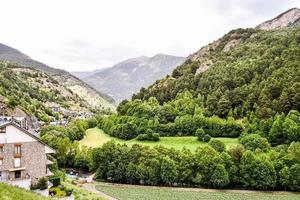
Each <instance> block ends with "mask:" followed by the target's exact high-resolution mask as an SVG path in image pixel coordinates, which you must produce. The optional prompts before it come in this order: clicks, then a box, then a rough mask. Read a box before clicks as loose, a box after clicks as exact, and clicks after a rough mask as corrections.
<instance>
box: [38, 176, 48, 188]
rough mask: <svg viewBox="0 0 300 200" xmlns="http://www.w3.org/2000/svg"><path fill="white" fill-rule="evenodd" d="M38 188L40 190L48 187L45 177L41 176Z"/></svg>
mask: <svg viewBox="0 0 300 200" xmlns="http://www.w3.org/2000/svg"><path fill="white" fill-rule="evenodd" d="M38 185H39V189H40V190H45V189H47V188H48V180H47V178H45V177H42V178H40V179H39V181H38Z"/></svg>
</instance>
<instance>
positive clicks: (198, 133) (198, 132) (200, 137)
mask: <svg viewBox="0 0 300 200" xmlns="http://www.w3.org/2000/svg"><path fill="white" fill-rule="evenodd" d="M204 136H205V132H204V130H203V129H202V128H198V129H197V130H196V137H197V138H198V140H199V141H203V138H204Z"/></svg>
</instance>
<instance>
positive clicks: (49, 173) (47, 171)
mask: <svg viewBox="0 0 300 200" xmlns="http://www.w3.org/2000/svg"><path fill="white" fill-rule="evenodd" d="M53 175H54V174H53V172H51V171H50V169H49V168H48V167H47V168H46V176H53Z"/></svg>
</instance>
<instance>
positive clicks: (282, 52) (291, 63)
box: [133, 28, 300, 118]
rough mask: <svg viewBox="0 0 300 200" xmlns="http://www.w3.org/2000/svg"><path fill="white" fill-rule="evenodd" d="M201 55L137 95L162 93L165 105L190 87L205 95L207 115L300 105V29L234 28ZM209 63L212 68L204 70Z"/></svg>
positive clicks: (263, 112) (262, 112)
mask: <svg viewBox="0 0 300 200" xmlns="http://www.w3.org/2000/svg"><path fill="white" fill-rule="evenodd" d="M233 44H234V45H233ZM201 56H202V57H201V58H200V59H197V60H195V59H193V56H191V57H190V59H188V60H187V61H186V62H185V63H184V64H183V65H181V66H179V67H178V68H177V69H175V70H174V71H173V73H172V76H169V77H166V78H165V79H163V80H160V81H157V82H156V83H155V84H153V85H152V86H150V87H149V88H148V89H142V90H141V91H140V92H139V93H138V94H136V95H134V96H133V99H142V100H146V99H149V97H156V98H157V100H158V101H159V102H160V104H163V103H164V102H168V101H170V100H172V99H174V98H175V96H176V95H177V94H178V93H180V92H183V91H185V90H189V91H190V92H191V93H192V94H193V96H195V97H196V96H197V95H199V94H200V95H202V96H203V98H204V106H205V114H206V115H207V116H212V115H217V116H220V117H222V118H224V117H227V116H228V115H230V116H233V117H234V118H241V117H244V116H251V115H252V116H253V115H254V116H256V117H258V118H268V117H271V116H274V115H275V114H276V113H281V112H283V113H288V112H289V111H290V110H292V109H295V110H299V109H300V79H299V77H300V62H299V60H300V29H299V28H286V29H281V30H271V31H262V30H258V29H237V30H233V31H231V32H229V33H228V34H226V35H225V36H224V37H223V38H221V39H220V40H218V41H216V42H214V43H213V44H212V45H210V46H209V49H208V51H206V52H205V54H204V55H201ZM193 60H194V61H193ZM206 65H208V66H209V68H208V69H207V70H206V71H203V72H199V71H201V70H202V69H203V68H204V66H206Z"/></svg>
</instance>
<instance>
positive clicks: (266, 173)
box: [92, 140, 300, 191]
mask: <svg viewBox="0 0 300 200" xmlns="http://www.w3.org/2000/svg"><path fill="white" fill-rule="evenodd" d="M220 143H221V142H220V141H216V140H211V142H210V145H211V146H212V147H213V148H212V147H210V146H204V147H199V148H198V149H197V150H196V152H194V153H192V152H190V151H189V150H187V149H183V150H182V151H177V150H174V149H167V148H164V147H162V146H157V147H154V148H152V149H151V148H149V147H143V146H140V145H133V146H132V147H127V146H126V145H120V144H116V143H114V142H109V143H106V144H104V145H103V147H102V148H96V149H94V150H93V151H92V168H93V169H94V170H96V178H97V179H98V180H106V181H112V182H117V183H130V184H147V185H169V186H170V185H177V186H178V185H181V186H202V187H213V188H224V187H232V186H239V187H244V188H251V189H259V190H272V189H287V190H295V191H299V190H300V181H299V180H300V154H299V149H300V143H299V142H293V143H292V144H291V145H290V146H283V147H278V148H273V149H269V150H267V151H265V152H262V151H260V150H256V151H251V150H247V149H245V148H244V147H243V146H236V147H233V148H231V149H229V150H228V151H225V149H224V148H223V147H224V145H222V144H220Z"/></svg>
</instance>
